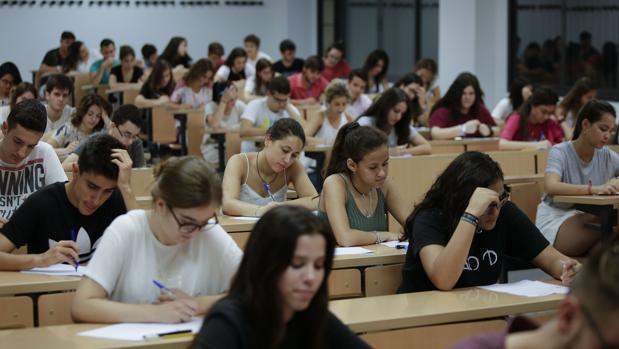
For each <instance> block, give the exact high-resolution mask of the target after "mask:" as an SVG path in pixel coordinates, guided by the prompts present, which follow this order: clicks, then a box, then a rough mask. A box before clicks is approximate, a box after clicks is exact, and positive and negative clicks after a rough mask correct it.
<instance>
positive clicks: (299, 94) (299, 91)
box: [288, 73, 329, 101]
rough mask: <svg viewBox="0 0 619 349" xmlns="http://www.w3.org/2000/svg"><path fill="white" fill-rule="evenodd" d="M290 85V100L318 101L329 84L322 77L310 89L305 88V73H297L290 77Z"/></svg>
mask: <svg viewBox="0 0 619 349" xmlns="http://www.w3.org/2000/svg"><path fill="white" fill-rule="evenodd" d="M288 82H289V83H290V98H292V99H306V98H310V97H314V98H315V99H316V100H317V101H318V99H319V98H320V95H321V94H322V92H323V91H324V90H325V88H327V85H328V84H329V82H328V81H327V80H326V79H325V78H323V77H322V76H321V77H320V78H319V79H318V80H317V81H316V82H315V83H314V84H313V85H312V86H310V87H309V88H308V89H306V88H305V86H303V73H296V74H293V75H290V76H289V77H288Z"/></svg>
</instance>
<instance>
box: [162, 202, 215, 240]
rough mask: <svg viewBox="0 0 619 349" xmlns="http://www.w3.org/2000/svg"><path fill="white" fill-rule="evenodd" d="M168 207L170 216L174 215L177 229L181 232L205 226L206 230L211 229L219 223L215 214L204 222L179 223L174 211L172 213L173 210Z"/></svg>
mask: <svg viewBox="0 0 619 349" xmlns="http://www.w3.org/2000/svg"><path fill="white" fill-rule="evenodd" d="M168 209H169V210H170V213H172V217H174V220H175V221H176V224H178V230H179V231H180V232H181V233H183V234H191V233H193V232H194V231H196V230H202V229H204V228H206V230H209V229H212V228H213V227H214V226H216V225H217V224H219V220H218V219H217V215H214V216H213V218H210V219H209V220H208V221H206V223H204V224H195V223H181V221H180V220H179V219H178V217H176V213H174V210H173V209H172V207H170V206H168Z"/></svg>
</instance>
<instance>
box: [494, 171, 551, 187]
mask: <svg viewBox="0 0 619 349" xmlns="http://www.w3.org/2000/svg"><path fill="white" fill-rule="evenodd" d="M543 181H544V175H543V174H541V173H540V174H530V175H517V176H505V178H504V181H503V183H505V184H507V185H510V184H516V183H530V182H543Z"/></svg>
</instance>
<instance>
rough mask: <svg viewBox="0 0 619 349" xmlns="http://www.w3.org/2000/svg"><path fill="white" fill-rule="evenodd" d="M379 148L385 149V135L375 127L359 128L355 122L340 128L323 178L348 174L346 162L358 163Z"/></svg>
mask: <svg viewBox="0 0 619 349" xmlns="http://www.w3.org/2000/svg"><path fill="white" fill-rule="evenodd" d="M380 147H387V135H385V133H384V132H382V131H380V130H378V129H377V128H375V127H371V126H360V125H359V123H358V122H356V121H355V122H352V123H350V124H348V125H346V126H344V127H342V128H340V130H339V131H338V133H337V137H335V143H334V144H333V150H332V151H331V159H330V160H329V166H327V174H326V176H325V177H328V176H330V175H332V174H334V173H348V171H349V170H348V166H346V160H348V159H351V160H352V161H354V162H359V161H361V160H362V159H363V157H364V156H365V155H366V154H368V153H370V152H372V151H374V150H375V149H377V148H380Z"/></svg>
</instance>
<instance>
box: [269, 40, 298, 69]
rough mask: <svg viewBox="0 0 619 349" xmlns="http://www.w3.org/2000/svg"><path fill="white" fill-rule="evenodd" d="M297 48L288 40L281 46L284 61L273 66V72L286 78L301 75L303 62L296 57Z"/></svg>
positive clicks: (280, 50) (281, 60)
mask: <svg viewBox="0 0 619 349" xmlns="http://www.w3.org/2000/svg"><path fill="white" fill-rule="evenodd" d="M296 51H297V46H296V45H295V44H294V42H292V40H289V39H286V40H284V41H282V42H281V43H280V44H279V52H280V53H281V54H282V59H280V60H279V61H277V62H275V64H273V71H274V72H276V73H279V74H281V75H283V76H285V77H289V76H290V75H292V74H295V73H299V72H301V70H303V63H304V62H303V60H302V59H300V58H297V57H295V53H296Z"/></svg>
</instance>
